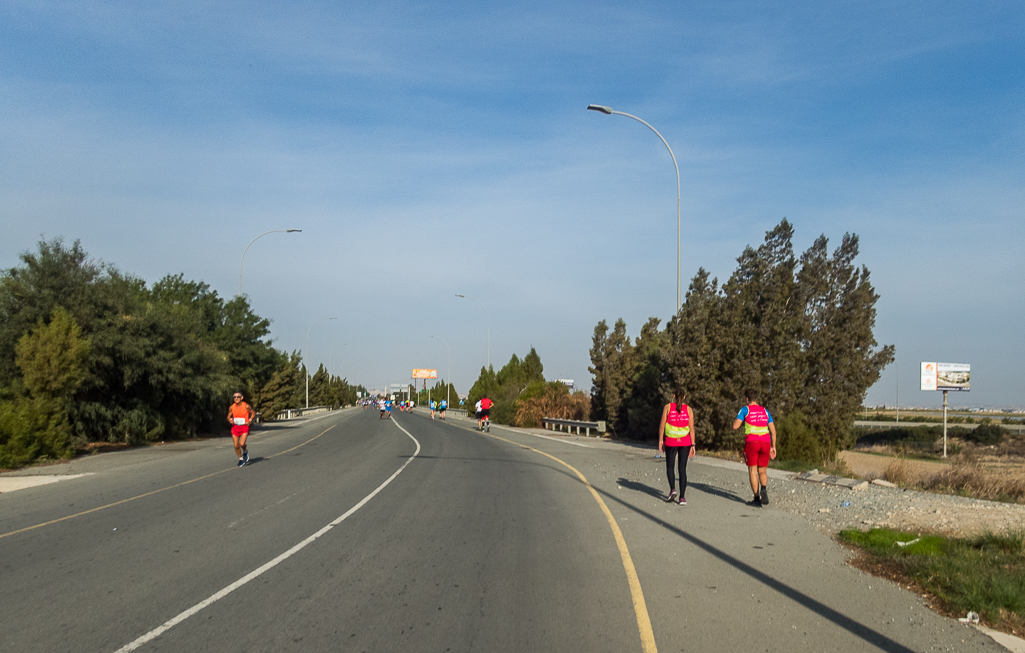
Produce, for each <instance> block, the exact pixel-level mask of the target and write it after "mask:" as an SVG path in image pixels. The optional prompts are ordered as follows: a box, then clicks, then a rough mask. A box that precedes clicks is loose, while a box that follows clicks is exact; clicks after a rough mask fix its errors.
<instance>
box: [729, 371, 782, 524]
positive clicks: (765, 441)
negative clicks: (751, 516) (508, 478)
mask: <svg viewBox="0 0 1025 653" xmlns="http://www.w3.org/2000/svg"><path fill="white" fill-rule="evenodd" d="M744 397H745V398H747V405H746V406H744V407H743V408H741V409H740V413H738V414H737V419H735V420H733V430H734V431H736V430H737V429H739V428H740V425H741V424H743V425H744V441H745V442H744V456H745V458H747V472H748V477H749V478H750V480H751V489H752V490H753V491H754V495H755V497H754V499H752V500H751V501H748V502H747V505H749V506H758V507H760V506H767V505H769V489H768V487H767V486H768V484H769V461H770V460H774V459H775V458H776V425H775V424H773V423H772V415H770V414H769V411H767V410H765V408H764V407H763V406H759V405H758V404H757V403H756V400H757V399H758V391H757V390H746V391H745V392H744Z"/></svg>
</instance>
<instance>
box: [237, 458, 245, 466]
mask: <svg viewBox="0 0 1025 653" xmlns="http://www.w3.org/2000/svg"><path fill="white" fill-rule="evenodd" d="M245 464H246V461H244V460H242V459H241V458H239V459H238V465H236V467H241V466H242V465H245Z"/></svg>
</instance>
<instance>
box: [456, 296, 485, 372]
mask: <svg viewBox="0 0 1025 653" xmlns="http://www.w3.org/2000/svg"><path fill="white" fill-rule="evenodd" d="M456 297H462V298H463V299H472V300H473V301H475V302H477V303H478V304H480V307H481V308H483V309H484V314H485V315H487V316H488V369H491V313H489V312H488V307H487V306H485V305H484V302H482V301H481V300H479V299H476V298H474V297H470V296H469V295H460V294H456Z"/></svg>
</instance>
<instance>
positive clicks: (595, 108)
mask: <svg viewBox="0 0 1025 653" xmlns="http://www.w3.org/2000/svg"><path fill="white" fill-rule="evenodd" d="M587 109H588V111H598V112H600V113H604V114H605V115H610V116H611V115H617V116H626V117H627V118H633V119H634V120H636V121H637V122H639V123H641V124H642V125H644V126H645V127H647V128H648V129H650V130H651V131H653V132H655V135H656V136H658V137H659V138H660V139H662V144H663V145H665V146H666V149H667V150H669V156H671V157H673V167H675V168H676V311H673V312H674V313H676V312H677V311H679V310H680V306H682V305H683V304H682V301H681V293H680V287H681V283H680V282H681V280H682V278H683V277H682V272H681V266H680V243H681V241H682V238H681V234H680V231H681V229H680V166H679V165H677V163H676V155H675V154H673V148H671V147H669V143H667V142H666V139H664V138H662V134H659V133H658V130H657V129H655V128H654V127H652V126H651V125H649V124H648V123H647V122H645V121H644V120H641V119H640V118H638V117H637V116H634V115H631V114H629V113H623V112H622V111H613V110H612V107H606V106H602V105H600V104H589V105H587Z"/></svg>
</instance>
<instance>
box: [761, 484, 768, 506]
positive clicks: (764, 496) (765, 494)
mask: <svg viewBox="0 0 1025 653" xmlns="http://www.w3.org/2000/svg"><path fill="white" fill-rule="evenodd" d="M759 499H761V500H762V505H763V506H767V505H769V488H767V487H766V486H764V485H763V486H762V495H761V496H760V497H759Z"/></svg>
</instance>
